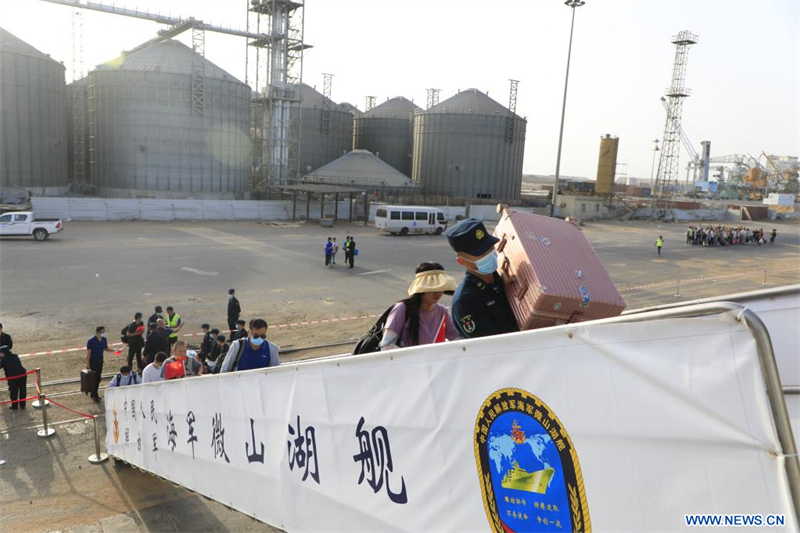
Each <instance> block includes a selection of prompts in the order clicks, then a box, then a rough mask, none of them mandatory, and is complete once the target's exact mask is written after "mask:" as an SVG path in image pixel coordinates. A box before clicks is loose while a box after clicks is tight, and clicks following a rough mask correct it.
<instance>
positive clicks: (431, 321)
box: [384, 302, 459, 347]
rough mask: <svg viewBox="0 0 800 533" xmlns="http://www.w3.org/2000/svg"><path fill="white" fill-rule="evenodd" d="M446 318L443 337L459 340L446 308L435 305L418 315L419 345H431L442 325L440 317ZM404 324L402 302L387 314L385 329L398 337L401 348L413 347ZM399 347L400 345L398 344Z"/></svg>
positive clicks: (403, 305) (404, 310)
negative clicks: (430, 309)
mask: <svg viewBox="0 0 800 533" xmlns="http://www.w3.org/2000/svg"><path fill="white" fill-rule="evenodd" d="M445 316H446V317H447V326H446V333H445V336H446V337H447V340H451V341H452V340H456V339H458V338H459V335H458V330H457V329H456V327H455V324H453V319H452V317H451V316H450V312H449V311H448V310H447V308H446V307H445V306H443V305H441V304H436V307H434V308H433V310H432V311H428V312H421V313H420V314H419V342H418V343H417V344H418V345H419V344H433V341H435V340H436V334H437V333H438V332H439V326H440V325H441V323H442V317H445ZM407 325H408V324H407V323H406V304H404V303H403V302H399V303H396V304H395V305H394V308H392V312H391V313H389V318H387V319H386V326H384V327H385V328H386V329H390V330H392V331H394V332H395V333H397V334H398V335H400V339H399V340H400V342H401V343H402V346H405V347H407V346H414V343H413V342H412V340H411V335H410V333H409V332H408V331H407V328H406V326H407ZM398 346H400V344H398Z"/></svg>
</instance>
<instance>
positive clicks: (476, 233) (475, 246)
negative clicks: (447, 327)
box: [447, 218, 519, 339]
mask: <svg viewBox="0 0 800 533" xmlns="http://www.w3.org/2000/svg"><path fill="white" fill-rule="evenodd" d="M447 240H448V242H449V243H450V247H451V248H452V249H453V251H454V252H455V253H456V262H457V263H458V264H460V265H461V266H463V267H464V268H466V269H467V274H466V275H465V276H464V280H463V281H462V282H461V284H460V285H459V286H458V288H456V292H455V294H453V303H452V308H451V314H452V315H453V321H454V322H455V324H456V328H458V331H459V333H460V334H461V336H462V337H464V338H468V339H469V338H474V337H486V336H489V335H499V334H501V333H511V332H514V331H519V326H518V325H517V320H516V319H515V318H514V313H513V312H512V311H511V306H510V305H509V304H508V298H507V297H506V292H505V288H504V287H503V282H502V281H501V280H500V276H499V275H498V274H497V251H496V250H495V249H494V246H495V244H497V243H498V242H499V240H498V239H497V238H496V237H494V236H493V235H491V234H490V233H489V232H488V231H486V227H485V226H484V225H483V223H482V222H481V221H480V220H477V219H475V218H468V219H466V220H462V221H461V222H459V223H458V224H456V225H454V226H452V227H451V228H450V229H448V230H447Z"/></svg>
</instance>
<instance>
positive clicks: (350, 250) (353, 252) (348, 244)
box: [325, 235, 358, 268]
mask: <svg viewBox="0 0 800 533" xmlns="http://www.w3.org/2000/svg"><path fill="white" fill-rule="evenodd" d="M338 252H339V243H337V242H336V237H328V242H326V243H325V266H326V267H328V268H330V267H331V266H333V265H335V264H336V254H337V253H338ZM357 255H358V250H357V249H356V239H355V237H352V236H350V235H348V236H347V237H345V239H344V264H345V265H349V266H348V268H353V265H354V264H355V257H356V256H357Z"/></svg>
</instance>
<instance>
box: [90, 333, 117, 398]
mask: <svg viewBox="0 0 800 533" xmlns="http://www.w3.org/2000/svg"><path fill="white" fill-rule="evenodd" d="M105 352H111V353H114V350H113V349H111V348H109V347H108V340H106V328H105V327H103V326H98V327H97V329H95V335H94V337H92V338H91V339H89V341H88V342H87V343H86V370H91V371H92V372H94V373H95V376H96V378H97V379H95V380H94V390H92V392H91V396H92V400H94V401H95V402H99V401H100V395H99V394H98V393H97V391H98V389H99V387H100V378H101V377H102V375H103V356H104V355H105Z"/></svg>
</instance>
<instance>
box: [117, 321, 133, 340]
mask: <svg viewBox="0 0 800 533" xmlns="http://www.w3.org/2000/svg"><path fill="white" fill-rule="evenodd" d="M129 327H131V325H130V324H128V325H127V326H125V327H124V328H122V331H120V332H119V333H120V340H121V341H122V342H123V344H128V328H129Z"/></svg>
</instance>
